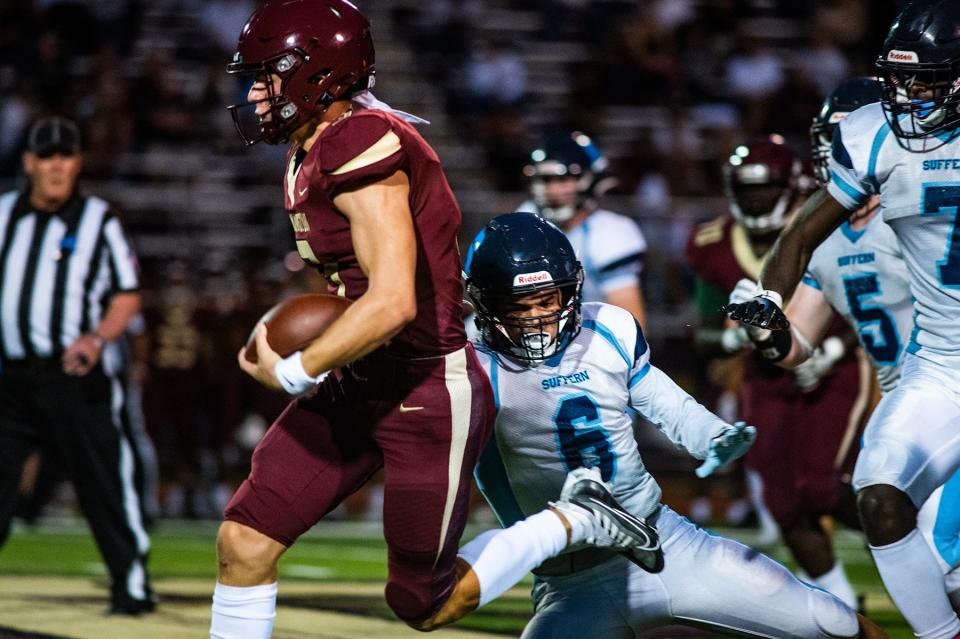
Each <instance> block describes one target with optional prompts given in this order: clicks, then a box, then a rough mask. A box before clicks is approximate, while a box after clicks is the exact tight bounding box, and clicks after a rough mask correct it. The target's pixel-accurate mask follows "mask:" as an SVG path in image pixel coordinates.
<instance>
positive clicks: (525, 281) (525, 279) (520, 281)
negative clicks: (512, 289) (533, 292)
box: [513, 271, 553, 286]
mask: <svg viewBox="0 0 960 639" xmlns="http://www.w3.org/2000/svg"><path fill="white" fill-rule="evenodd" d="M552 281H553V278H552V277H551V276H550V273H548V272H547V271H537V272H536V273H521V274H519V275H517V276H516V277H514V278H513V285H514V286H527V285H529V284H539V283H540V282H552Z"/></svg>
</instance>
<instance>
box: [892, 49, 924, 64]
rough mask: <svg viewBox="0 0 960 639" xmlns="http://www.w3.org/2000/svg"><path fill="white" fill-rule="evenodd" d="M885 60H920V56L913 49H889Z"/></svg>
mask: <svg viewBox="0 0 960 639" xmlns="http://www.w3.org/2000/svg"><path fill="white" fill-rule="evenodd" d="M887 60H890V61H891V62H920V56H918V55H917V54H916V52H915V51H901V50H899V49H891V50H890V53H888V54H887Z"/></svg>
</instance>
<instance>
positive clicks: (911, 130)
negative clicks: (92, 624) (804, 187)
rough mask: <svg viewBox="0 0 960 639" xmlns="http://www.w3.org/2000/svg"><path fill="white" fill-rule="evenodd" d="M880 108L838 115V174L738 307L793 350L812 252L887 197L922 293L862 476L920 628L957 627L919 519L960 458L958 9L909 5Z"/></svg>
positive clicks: (902, 599)
mask: <svg viewBox="0 0 960 639" xmlns="http://www.w3.org/2000/svg"><path fill="white" fill-rule="evenodd" d="M877 67H878V69H879V72H880V78H881V82H882V88H883V92H882V95H881V100H880V102H879V103H876V104H870V105H867V106H865V107H862V108H860V109H858V110H857V111H854V112H853V113H851V114H850V115H848V116H847V117H846V118H844V119H843V120H841V121H840V124H839V126H838V128H837V130H836V132H835V133H834V136H833V146H832V150H831V153H830V159H829V170H830V182H829V183H828V184H827V186H826V188H825V189H822V190H821V191H818V192H817V193H816V194H814V195H813V196H812V197H811V198H810V200H809V201H808V202H807V204H806V205H805V206H804V207H803V208H802V209H801V211H800V212H799V213H798V214H797V219H796V220H795V222H794V224H792V225H791V227H790V229H789V231H788V232H786V233H784V235H782V236H781V238H780V239H779V240H778V242H777V245H776V246H775V247H774V249H773V252H772V254H771V257H770V260H769V261H768V263H767V265H766V266H765V267H764V269H763V272H762V274H761V278H760V280H759V281H760V284H759V285H758V287H757V290H756V291H755V294H754V296H753V297H751V298H750V299H749V301H747V302H744V303H741V304H734V305H731V309H730V315H731V317H733V318H735V319H740V320H742V321H744V322H745V323H749V324H752V325H754V326H757V327H759V328H764V329H772V333H771V334H770V336H769V338H768V343H769V345H768V348H771V349H774V350H776V351H777V354H776V355H775V357H777V358H779V357H780V356H782V355H786V354H787V353H788V351H789V346H790V345H791V344H790V342H791V340H792V333H791V332H790V331H789V330H788V329H789V321H788V320H787V319H786V317H785V316H784V314H783V310H782V304H783V297H784V296H787V297H789V296H790V295H791V294H792V292H793V290H794V288H795V287H796V286H797V284H798V283H799V282H800V280H801V279H802V277H803V273H804V272H805V270H806V268H807V266H808V263H809V261H810V258H811V255H812V254H813V252H814V251H815V250H816V248H817V247H818V246H819V245H820V244H822V243H823V242H824V241H826V240H827V238H828V237H830V235H831V234H832V233H833V232H834V231H835V230H836V229H837V228H839V227H842V225H843V224H844V223H845V222H846V221H847V220H848V219H849V217H850V215H851V213H852V212H854V211H857V210H858V209H860V208H861V207H863V206H865V205H867V204H868V202H869V200H870V197H871V196H872V195H876V194H878V195H879V196H880V211H881V213H882V215H883V220H884V221H885V222H886V223H887V224H889V226H890V228H891V229H892V230H893V232H894V234H895V235H896V237H897V241H898V243H899V245H900V249H901V253H902V255H903V259H904V262H905V263H906V265H907V269H908V273H909V276H910V290H911V293H912V294H913V298H914V310H915V315H914V326H913V330H912V331H911V334H910V338H909V342H908V345H907V347H906V353H905V354H904V356H903V364H902V366H901V370H900V381H899V383H898V384H897V386H896V388H894V389H893V390H892V391H890V392H889V393H887V394H885V395H884V396H883V398H882V399H881V400H880V404H879V405H878V406H877V408H876V410H875V411H874V412H873V415H872V416H871V419H870V423H869V424H868V426H867V429H866V432H865V433H864V444H863V451H862V453H861V455H860V458H859V460H858V461H857V465H856V468H855V471H854V477H853V483H854V486H855V488H856V490H857V504H858V507H859V512H860V518H861V520H862V522H863V528H864V531H865V532H866V535H867V539H868V541H869V542H870V551H871V553H872V554H873V557H874V560H875V562H876V564H877V568H878V571H879V572H880V575H881V577H882V578H883V582H884V585H885V586H886V588H887V591H888V592H889V593H890V596H891V598H892V599H893V601H894V602H895V603H896V605H897V607H898V608H899V609H900V611H901V612H902V613H903V615H904V617H905V618H906V620H907V622H908V623H909V624H910V626H911V628H912V629H913V632H914V634H916V635H917V636H918V637H929V638H931V639H944V638H949V639H952V638H953V637H955V636H957V635H958V634H960V618H958V616H957V614H956V613H955V611H954V610H953V609H952V606H951V604H950V601H949V598H948V597H947V596H946V594H945V592H944V580H943V574H942V570H941V567H940V566H939V565H938V563H937V558H936V556H935V553H934V552H932V551H931V549H930V547H929V546H928V545H927V543H926V542H925V540H924V538H923V535H922V533H921V532H920V531H919V530H918V528H917V523H918V522H917V512H918V509H919V508H920V507H921V505H922V504H923V503H924V502H926V500H927V499H928V498H929V497H930V495H931V494H932V493H933V492H934V491H935V490H936V489H937V488H938V487H939V486H942V485H943V484H945V483H946V482H947V480H948V479H949V478H950V477H951V476H952V475H953V474H954V473H955V472H956V470H957V468H958V467H960V436H958V432H960V398H958V395H957V388H958V384H957V380H958V371H960V339H958V335H957V322H956V317H957V315H958V312H960V292H958V287H960V245H958V239H960V236H958V234H957V233H956V232H955V226H956V219H955V218H956V215H957V211H958V210H960V187H958V186H957V183H956V182H955V181H953V178H955V177H956V171H957V169H956V164H957V160H956V158H957V155H958V152H960V110H958V105H960V5H957V3H955V2H946V1H943V0H915V1H914V2H910V3H908V4H907V5H906V6H905V7H904V8H903V10H902V11H901V13H900V14H899V16H898V17H897V19H896V20H895V21H894V22H893V24H892V25H891V27H890V30H889V32H888V34H887V38H886V40H885V42H884V44H883V48H882V49H881V55H880V58H879V59H878V60H877Z"/></svg>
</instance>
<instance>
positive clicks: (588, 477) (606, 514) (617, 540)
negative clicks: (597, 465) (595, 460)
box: [561, 469, 663, 572]
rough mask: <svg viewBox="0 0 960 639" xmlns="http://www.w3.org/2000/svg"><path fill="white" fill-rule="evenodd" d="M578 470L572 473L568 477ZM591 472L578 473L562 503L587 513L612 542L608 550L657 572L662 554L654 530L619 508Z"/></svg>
mask: <svg viewBox="0 0 960 639" xmlns="http://www.w3.org/2000/svg"><path fill="white" fill-rule="evenodd" d="M579 470H580V469H577V470H576V471H572V472H571V475H573V474H574V473H577V471H579ZM591 471H593V472H590V473H586V472H584V473H577V474H579V475H580V476H579V477H575V478H574V483H573V485H572V486H571V487H570V490H569V491H565V493H564V495H562V496H561V502H563V501H567V502H569V503H571V504H574V505H577V506H579V507H580V508H583V509H585V510H587V511H588V512H589V513H590V514H591V515H592V516H593V518H594V520H595V521H596V522H597V525H598V526H599V528H600V529H601V530H602V532H603V533H606V535H607V536H609V537H610V538H611V539H612V540H613V543H612V544H611V545H610V547H612V548H614V549H616V550H619V551H620V554H622V555H623V556H625V557H626V558H627V559H629V560H630V561H632V562H633V563H635V564H637V565H638V566H640V567H641V568H643V569H644V570H646V571H647V572H660V571H661V570H662V569H663V551H662V550H661V548H660V537H659V536H658V535H657V530H656V528H654V527H653V526H652V525H650V524H648V523H647V522H646V521H644V520H643V519H641V518H639V517H636V516H635V515H633V514H631V513H630V512H628V511H627V510H626V509H625V508H624V507H623V506H621V505H620V503H619V502H617V500H616V498H615V497H614V496H613V494H612V493H611V492H610V490H609V489H608V488H607V487H606V486H605V485H604V484H603V482H602V481H598V480H599V473H598V472H596V471H595V470H594V469H591Z"/></svg>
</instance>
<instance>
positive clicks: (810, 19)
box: [0, 0, 900, 517]
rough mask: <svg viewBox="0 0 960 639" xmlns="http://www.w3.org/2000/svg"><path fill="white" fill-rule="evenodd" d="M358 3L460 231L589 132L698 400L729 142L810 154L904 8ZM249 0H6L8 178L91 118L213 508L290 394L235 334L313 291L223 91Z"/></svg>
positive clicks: (389, 83)
mask: <svg viewBox="0 0 960 639" xmlns="http://www.w3.org/2000/svg"><path fill="white" fill-rule="evenodd" d="M358 4H359V6H360V8H361V10H362V11H363V12H364V13H365V14H366V15H368V16H369V17H370V18H371V21H372V23H373V29H374V40H375V43H376V47H377V69H378V75H377V86H376V89H375V92H376V93H377V95H378V97H379V98H381V99H383V100H385V101H387V102H389V103H390V104H391V105H393V106H395V107H397V108H400V109H403V110H406V111H411V112H413V113H416V114H418V115H421V116H422V117H425V118H426V119H428V120H430V121H431V125H430V126H427V127H424V128H423V129H422V132H423V133H424V135H425V137H426V138H427V140H428V141H429V142H430V143H431V144H432V145H433V146H434V148H435V149H436V150H437V152H438V153H439V155H440V158H441V160H442V161H443V163H444V166H445V168H446V170H447V173H448V176H449V178H450V181H451V183H452V185H453V187H454V189H455V191H456V193H457V196H458V198H459V200H460V203H461V206H462V208H463V211H464V228H463V237H462V238H461V246H463V245H465V244H466V243H467V241H468V240H469V238H470V237H472V235H473V233H474V232H475V231H476V230H477V229H479V228H480V227H481V226H482V224H483V223H484V222H485V221H486V220H487V219H489V218H490V217H493V216H494V215H496V214H498V213H501V212H504V211H507V210H512V209H513V208H515V207H516V206H517V205H518V204H519V203H520V202H521V201H522V200H524V199H525V198H526V195H527V194H526V189H527V184H526V183H525V178H524V175H523V170H522V169H523V166H524V165H525V164H526V163H527V161H528V158H529V153H530V151H531V150H532V149H533V148H535V147H536V146H537V145H538V143H539V142H540V141H541V140H542V139H543V138H544V137H545V136H546V135H548V134H550V133H554V132H558V131H572V130H579V131H583V132H585V133H587V134H588V135H590V136H591V137H592V138H593V140H594V141H595V142H596V144H597V145H598V146H599V148H600V149H601V150H602V151H603V152H604V153H605V155H606V156H607V157H608V158H609V160H610V162H611V167H612V168H611V174H612V175H614V176H616V177H617V179H618V185H617V187H616V188H615V189H614V190H613V191H611V192H610V193H609V194H608V195H607V196H606V198H605V200H604V202H603V204H604V206H606V207H608V208H612V209H613V210H616V211H618V212H620V213H624V214H627V215H629V216H631V217H632V218H634V219H635V220H637V221H638V223H639V225H640V226H641V228H642V230H643V232H644V234H645V235H646V238H647V242H648V245H649V250H648V254H647V256H646V261H645V263H646V268H645V272H644V281H643V290H644V296H645V298H646V307H647V309H648V312H647V318H648V319H647V326H645V327H644V328H645V332H646V333H647V334H648V339H649V340H650V342H651V343H652V347H653V351H652V352H653V353H654V359H655V360H656V361H657V364H658V365H659V366H661V367H662V368H664V369H665V370H667V371H668V372H669V373H670V374H671V375H672V376H673V377H674V378H675V379H677V380H678V381H680V382H681V383H682V384H683V385H685V386H686V387H687V388H688V390H691V391H692V392H693V394H694V395H695V396H702V394H703V392H705V391H704V390H703V389H698V387H697V386H698V384H699V383H702V380H703V378H704V375H703V370H704V368H705V364H704V362H703V361H702V359H701V358H700V357H699V355H698V353H697V352H696V350H695V348H694V346H693V339H692V332H693V326H694V324H695V316H696V312H695V310H694V308H693V303H692V300H691V296H692V289H693V284H692V276H691V274H690V271H689V268H688V266H687V265H686V264H685V262H684V257H683V256H684V250H683V249H684V246H685V244H686V242H687V238H688V237H689V236H690V233H691V230H692V228H693V227H694V226H695V225H696V224H697V223H698V222H701V221H704V220H707V219H710V218H714V217H717V216H719V215H722V214H723V213H724V212H725V211H726V202H725V200H724V198H723V188H722V180H721V166H722V163H723V161H724V160H725V159H726V157H727V156H728V155H729V153H730V151H731V149H733V148H734V146H735V145H736V144H737V143H739V142H741V141H743V140H747V139H749V138H751V137H753V136H755V135H759V134H766V133H771V132H777V133H780V134H781V135H783V136H784V137H785V138H786V139H787V140H788V141H789V143H790V144H791V145H792V146H793V147H794V148H796V149H797V150H798V151H801V152H802V153H803V154H804V155H807V156H808V155H809V143H808V129H809V125H810V121H811V118H812V117H813V115H814V113H815V112H816V111H817V110H818V108H819V105H820V103H821V101H822V99H823V97H824V96H825V95H826V94H827V93H828V92H829V91H830V90H831V89H832V88H833V87H835V86H836V85H837V84H838V82H839V81H840V80H842V79H844V78H847V77H850V76H853V75H862V74H871V73H872V65H873V61H874V59H875V57H876V55H877V52H878V51H879V49H880V44H881V41H882V37H883V34H884V31H885V28H886V26H887V25H888V24H889V23H890V22H891V20H892V18H893V16H894V15H895V14H896V11H897V9H898V8H899V4H900V3H898V2H896V1H895V0H423V1H421V0H363V1H361V2H359V3H358ZM255 7H256V2H254V0H150V1H149V2H148V1H146V0H86V1H76V0H75V1H69V2H59V1H53V0H33V1H30V0H0V186H2V187H3V190H6V189H7V188H10V187H14V186H18V185H22V183H23V182H22V171H21V169H20V153H21V151H22V149H23V143H24V138H25V135H26V130H27V128H28V127H29V125H30V123H31V122H32V121H33V120H35V119H36V118H37V117H38V116H41V115H48V114H58V115H64V116H68V117H71V118H73V119H75V120H76V121H77V122H78V123H79V124H80V125H81V128H82V130H83V133H84V136H85V141H84V142H85V143H84V151H85V170H84V177H83V182H82V184H84V185H86V186H88V187H89V189H90V191H91V192H93V193H96V194H97V195H100V196H102V197H105V198H107V199H109V200H111V201H112V202H113V203H114V204H115V205H116V207H117V208H118V210H120V211H121V212H122V214H123V221H124V224H125V227H126V229H127V231H128V232H129V233H130V235H131V237H132V241H133V244H134V245H135V247H136V249H137V252H138V254H139V257H140V262H141V269H142V273H143V283H144V288H143V294H144V303H145V313H144V319H145V320H146V321H145V332H144V333H143V335H142V336H141V338H139V339H140V341H141V342H142V346H143V347H142V348H141V349H139V350H138V352H140V353H141V357H140V359H139V361H138V365H137V372H136V375H137V376H138V378H139V381H140V382H141V383H142V384H143V387H144V392H143V397H144V402H143V404H144V413H145V416H146V423H147V428H148V430H149V432H150V434H151V435H152V437H153V439H154V441H155V443H156V447H157V452H158V458H159V462H160V471H161V478H162V483H161V493H160V506H161V509H162V512H163V513H164V514H167V515H174V516H195V517H218V516H219V513H220V509H221V508H222V506H223V501H224V500H225V499H226V498H227V497H228V496H229V495H230V494H231V492H232V486H233V485H235V484H236V483H237V482H238V481H239V480H240V479H242V478H243V477H244V476H245V474H246V470H247V468H248V465H249V454H250V451H251V450H252V449H253V447H254V446H255V444H256V442H257V441H258V439H259V437H260V436H261V435H262V433H263V432H264V430H265V428H266V427H267V426H268V425H269V423H270V421H271V420H272V419H273V417H275V416H276V415H277V414H278V413H279V410H280V409H281V408H282V406H283V405H284V403H285V398H284V397H282V396H280V395H276V394H272V393H270V392H268V391H265V390H262V389H260V387H259V386H257V385H256V384H255V382H253V381H252V380H250V379H248V378H246V376H244V375H243V374H242V373H241V371H240V370H239V369H238V367H237V365H236V354H237V350H238V349H239V347H240V346H241V345H242V344H243V343H244V342H245V340H246V338H247V334H248V332H249V331H250V329H251V327H252V326H253V325H254V323H255V321H256V319H257V318H258V317H259V316H260V315H261V314H262V312H263V311H265V310H266V309H267V308H269V307H270V306H272V305H273V304H274V303H276V302H277V301H278V300H280V299H282V298H283V297H285V296H288V295H291V294H295V293H297V292H302V291H311V290H317V291H319V290H323V287H322V282H321V280H320V278H319V277H318V276H317V275H316V274H315V273H312V272H311V271H310V270H309V269H305V268H304V263H303V262H302V261H301V260H300V258H299V257H298V256H297V255H296V253H295V252H291V251H293V250H294V247H293V242H292V234H291V232H290V227H289V221H288V219H287V216H286V215H285V214H284V211H283V208H282V206H283V197H282V193H281V189H280V184H281V178H282V165H283V160H284V153H285V149H283V148H278V147H267V146H265V145H258V146H256V147H253V148H251V149H246V150H245V149H243V148H241V144H240V141H239V139H238V137H237V136H236V133H235V132H234V130H233V124H232V122H231V120H230V118H229V116H228V114H227V112H226V110H225V108H224V107H225V105H227V104H230V103H234V102H239V101H241V100H242V99H243V96H244V95H245V93H246V90H247V87H246V86H242V85H240V84H238V83H237V81H236V80H235V79H234V78H232V77H229V76H227V75H226V74H225V73H224V67H225V65H226V63H227V62H228V61H229V59H230V57H231V55H232V53H233V50H234V46H235V43H236V39H237V36H238V34H239V32H240V29H241V27H242V26H243V24H244V22H245V20H246V18H247V17H248V16H249V15H250V13H252V11H253V10H254V8H255ZM661 452H662V451H661ZM647 458H648V461H649V465H650V467H651V468H652V469H653V470H654V472H655V473H656V472H657V470H658V469H661V470H662V472H664V473H669V472H671V471H676V470H681V471H688V470H689V469H690V468H692V463H688V462H687V461H685V460H683V459H682V458H679V457H678V456H676V455H668V454H666V453H664V454H662V455H660V454H658V453H656V452H654V453H652V454H649V455H647ZM687 475H688V476H689V473H687ZM691 481H692V480H691ZM719 481H721V482H722V481H724V480H723V478H721V479H720V480H719ZM678 492H680V493H682V492H683V490H679V491H678ZM686 492H687V493H689V494H688V495H687V496H688V497H689V496H695V495H696V494H699V493H702V492H703V489H702V488H697V487H691V488H689V489H688V490H687V491H686ZM727 492H728V493H729V494H730V495H734V496H735V494H736V490H734V489H730V490H728V491H727ZM348 507H349V508H355V509H356V510H358V511H363V510H366V509H367V508H368V506H367V505H360V506H356V507H354V506H350V505H348ZM681 509H682V507H681Z"/></svg>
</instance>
